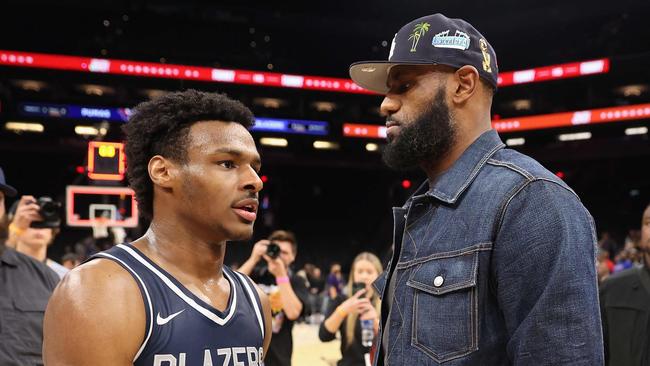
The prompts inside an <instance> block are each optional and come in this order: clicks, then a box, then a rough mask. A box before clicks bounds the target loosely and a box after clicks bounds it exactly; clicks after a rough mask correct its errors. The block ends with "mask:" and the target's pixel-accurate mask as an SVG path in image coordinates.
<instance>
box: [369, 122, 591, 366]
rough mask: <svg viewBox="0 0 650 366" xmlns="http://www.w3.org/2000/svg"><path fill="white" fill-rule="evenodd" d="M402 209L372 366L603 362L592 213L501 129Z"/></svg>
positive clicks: (381, 283) (383, 280) (379, 285)
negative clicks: (504, 138)
mask: <svg viewBox="0 0 650 366" xmlns="http://www.w3.org/2000/svg"><path fill="white" fill-rule="evenodd" d="M393 213H394V221H395V226H394V248H395V249H394V253H393V257H392V259H391V262H390V263H389V265H388V267H387V270H386V272H384V274H382V275H381V276H380V278H379V279H378V280H377V281H376V282H375V288H376V289H377V291H378V293H381V294H382V296H383V297H384V298H383V300H384V301H383V304H384V305H385V306H383V308H382V312H381V317H382V322H381V324H382V328H384V327H386V326H388V327H390V328H389V329H388V342H387V348H386V349H383V347H382V346H381V340H382V335H381V334H380V336H379V340H378V342H379V347H378V348H379V355H378V357H377V358H376V359H378V362H377V360H376V362H375V364H378V365H382V364H384V365H385V364H387V365H390V366H397V365H445V366H458V365H480V366H491V365H535V366H540V365H572V366H575V365H589V366H598V365H602V364H603V343H602V331H601V325H600V311H599V307H598V289H597V280H596V267H595V246H596V236H595V230H594V223H593V219H592V217H591V215H590V214H589V212H588V211H587V209H586V208H585V207H584V206H583V205H582V203H581V202H580V200H579V198H578V197H577V195H576V194H575V193H574V192H573V191H572V190H571V189H570V188H569V187H568V186H567V185H566V184H565V183H564V182H563V181H562V180H560V179H558V178H557V177H556V176H555V175H554V174H552V173H551V172H549V171H548V170H546V169H545V168H544V167H542V166H541V165H540V164H539V163H537V162H536V161H535V160H533V159H531V158H529V157H527V156H525V155H522V154H520V153H518V152H516V151H514V150H510V149H505V148H504V145H503V143H502V142H501V140H500V139H499V136H498V134H497V133H496V131H494V130H490V131H488V132H485V133H484V134H483V135H481V136H480V137H479V138H478V139H477V140H476V141H475V142H474V143H473V144H472V145H471V146H470V147H469V148H468V149H467V150H466V151H465V152H464V153H463V155H462V156H461V157H460V158H459V159H458V160H457V161H456V162H455V163H454V165H453V166H452V167H451V168H450V169H449V170H448V171H446V172H445V173H443V174H442V175H441V176H440V177H439V178H438V179H437V180H436V181H435V182H434V183H433V184H432V185H431V186H429V184H428V183H424V184H423V185H422V186H421V187H420V188H419V189H418V190H417V191H416V192H415V193H414V195H413V196H412V197H411V198H409V200H408V201H407V202H406V204H405V205H404V206H403V207H396V208H393ZM391 275H392V276H395V278H394V281H395V282H394V284H395V286H394V291H393V293H392V298H391V299H390V300H392V306H391V308H390V309H388V305H387V304H388V303H389V302H388V301H386V300H388V299H386V298H385V297H386V295H387V294H388V292H387V291H386V288H388V285H387V283H388V281H389V278H390V276H391ZM382 331H383V329H382Z"/></svg>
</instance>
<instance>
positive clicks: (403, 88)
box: [393, 83, 413, 94]
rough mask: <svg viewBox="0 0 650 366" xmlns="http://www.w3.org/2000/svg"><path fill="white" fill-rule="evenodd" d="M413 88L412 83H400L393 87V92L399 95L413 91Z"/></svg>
mask: <svg viewBox="0 0 650 366" xmlns="http://www.w3.org/2000/svg"><path fill="white" fill-rule="evenodd" d="M412 86H413V84H412V83H399V84H397V85H394V86H393V90H395V93H397V94H402V93H405V92H407V91H408V90H409V89H411V87H412Z"/></svg>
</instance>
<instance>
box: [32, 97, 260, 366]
mask: <svg viewBox="0 0 650 366" xmlns="http://www.w3.org/2000/svg"><path fill="white" fill-rule="evenodd" d="M252 123H253V115H252V114H251V112H250V111H249V110H248V109H247V108H246V107H244V106H243V105H242V104H241V103H239V102H236V101H233V100H231V99H228V98H227V97H225V96H224V95H220V94H211V93H202V92H197V91H194V90H188V91H185V92H177V93H170V94H166V95H164V96H162V97H160V98H158V99H155V100H152V101H149V102H145V103H142V104H141V105H139V106H138V107H137V108H136V110H135V112H134V114H133V116H132V117H131V119H130V121H129V122H128V124H127V125H126V126H125V133H126V141H127V145H126V154H127V161H128V164H129V167H128V177H129V181H130V183H131V186H132V187H133V189H134V190H135V192H136V196H137V199H138V203H139V208H140V210H141V212H142V213H143V214H144V215H145V216H146V217H147V218H150V219H151V226H150V227H149V230H148V231H147V232H146V233H145V235H144V236H143V237H142V238H140V239H138V240H136V241H134V242H133V243H130V244H123V245H118V246H116V247H114V248H112V249H110V250H108V251H106V252H102V253H100V254H98V255H96V256H95V257H94V258H93V259H92V260H91V261H89V262H86V263H85V264H83V265H81V266H79V267H77V268H75V269H74V270H72V271H71V272H70V273H69V274H68V275H67V276H66V277H65V279H64V280H63V282H62V283H61V285H60V286H59V287H58V288H57V290H56V291H55V293H54V295H53V297H52V300H51V301H50V303H49V305H48V308H47V312H46V314H45V344H44V357H45V362H46V364H48V365H98V366H102V365H132V364H133V365H137V366H139V365H146V366H189V365H204V366H205V365H237V366H241V365H246V366H252V365H256V366H258V365H261V364H262V360H263V357H264V355H265V354H266V350H267V347H268V344H269V341H270V337H271V332H270V327H271V321H270V306H269V302H268V299H267V297H266V295H264V294H263V293H262V292H261V291H260V290H259V289H257V288H256V287H255V285H254V284H253V283H252V281H250V279H249V278H247V277H245V276H243V275H241V274H239V273H236V272H233V271H232V270H230V269H229V268H228V267H226V266H224V264H223V259H224V254H225V251H226V242H227V241H228V240H244V239H248V238H250V236H251V235H252V232H253V223H254V221H255V218H256V211H257V207H258V201H257V196H258V192H259V191H260V190H261V189H262V181H261V180H260V178H259V176H258V172H259V169H260V157H259V154H258V153H257V149H256V147H255V142H254V141H253V138H252V136H251V135H250V133H249V132H248V130H247V128H248V127H250V126H251V124H252Z"/></svg>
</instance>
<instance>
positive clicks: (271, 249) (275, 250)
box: [266, 242, 280, 259]
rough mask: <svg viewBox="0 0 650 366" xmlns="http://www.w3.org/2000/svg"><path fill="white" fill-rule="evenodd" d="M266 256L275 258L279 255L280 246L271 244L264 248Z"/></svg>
mask: <svg viewBox="0 0 650 366" xmlns="http://www.w3.org/2000/svg"><path fill="white" fill-rule="evenodd" d="M266 255H268V256H269V257H271V258H273V259H275V258H277V257H278V256H279V255H280V246H279V245H278V244H276V243H274V242H271V243H270V244H269V245H268V246H267V247H266Z"/></svg>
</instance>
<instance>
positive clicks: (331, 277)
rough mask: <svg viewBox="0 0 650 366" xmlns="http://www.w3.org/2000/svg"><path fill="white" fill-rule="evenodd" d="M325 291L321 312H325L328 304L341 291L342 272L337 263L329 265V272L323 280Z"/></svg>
mask: <svg viewBox="0 0 650 366" xmlns="http://www.w3.org/2000/svg"><path fill="white" fill-rule="evenodd" d="M325 292H326V294H325V296H324V299H323V307H322V309H321V312H322V313H323V314H325V313H326V312H327V309H328V308H329V304H330V303H331V302H332V301H334V299H336V298H337V297H338V296H339V295H341V294H342V293H343V274H342V272H341V265H340V264H339V263H336V262H334V263H332V265H331V266H330V273H329V274H328V275H327V280H326V282H325Z"/></svg>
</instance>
